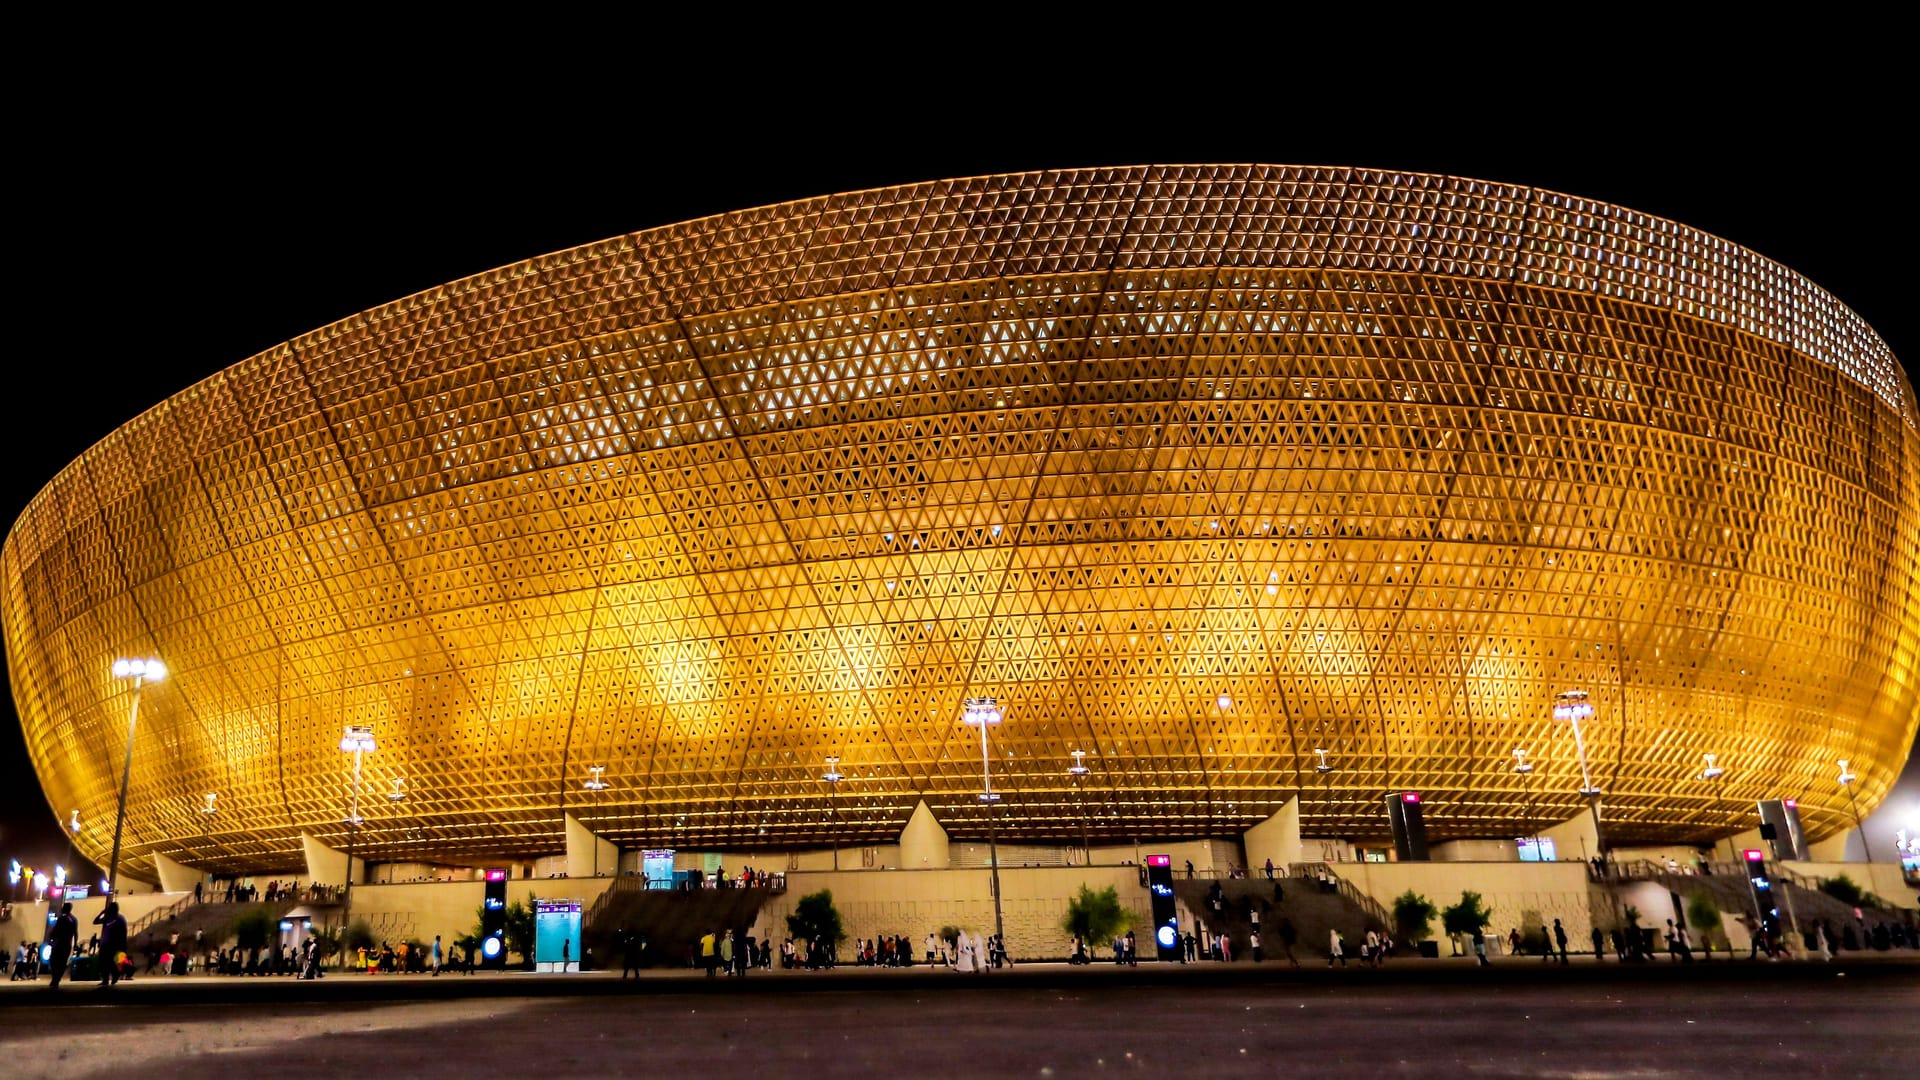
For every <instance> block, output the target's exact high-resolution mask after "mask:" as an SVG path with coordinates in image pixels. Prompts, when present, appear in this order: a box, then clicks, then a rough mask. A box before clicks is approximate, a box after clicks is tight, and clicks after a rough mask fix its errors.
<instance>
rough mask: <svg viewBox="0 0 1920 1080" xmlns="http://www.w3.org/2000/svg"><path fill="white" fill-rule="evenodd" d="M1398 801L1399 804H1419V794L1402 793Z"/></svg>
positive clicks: (1414, 792)
mask: <svg viewBox="0 0 1920 1080" xmlns="http://www.w3.org/2000/svg"><path fill="white" fill-rule="evenodd" d="M1400 801H1401V802H1419V801H1420V793H1419V792H1417V791H1403V792H1401V793H1400Z"/></svg>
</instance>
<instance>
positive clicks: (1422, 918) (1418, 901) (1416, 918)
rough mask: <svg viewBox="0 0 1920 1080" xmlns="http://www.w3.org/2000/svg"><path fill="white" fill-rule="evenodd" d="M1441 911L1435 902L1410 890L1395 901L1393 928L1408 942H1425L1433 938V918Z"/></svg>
mask: <svg viewBox="0 0 1920 1080" xmlns="http://www.w3.org/2000/svg"><path fill="white" fill-rule="evenodd" d="M1439 913H1440V909H1439V908H1437V907H1434V906H1433V901H1431V900H1429V899H1427V898H1426V897H1424V896H1421V895H1420V894H1418V893H1416V892H1414V891H1413V890H1412V889H1408V890H1407V891H1406V892H1403V893H1401V894H1400V895H1399V896H1398V897H1396V898H1395V899H1394V901H1393V927H1394V930H1395V932H1397V933H1398V934H1399V935H1400V936H1401V937H1402V938H1404V939H1405V940H1407V941H1416V942H1417V941H1425V940H1427V939H1428V938H1429V937H1432V936H1433V934H1432V928H1431V924H1432V922H1433V917H1434V916H1435V915H1438V914H1439Z"/></svg>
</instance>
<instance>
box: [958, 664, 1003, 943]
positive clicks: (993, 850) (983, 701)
mask: <svg viewBox="0 0 1920 1080" xmlns="http://www.w3.org/2000/svg"><path fill="white" fill-rule="evenodd" d="M1000 718H1001V717H1000V703H999V702H998V701H995V700H994V699H993V698H990V697H974V698H968V699H967V700H966V711H965V712H963V713H961V714H960V720H961V722H962V723H965V724H971V725H973V726H974V727H977V728H979V729H980V783H981V786H982V788H983V790H982V791H981V792H980V801H981V802H983V803H986V804H987V859H988V863H989V868H990V870H991V871H992V876H991V881H992V884H993V937H994V941H995V942H996V943H997V944H999V945H1000V946H1001V947H1002V948H1004V947H1005V943H1006V940H1007V939H1006V923H1005V921H1004V920H1003V918H1002V917H1001V914H1000V845H999V843H998V841H997V840H996V839H995V838H994V814H993V804H994V803H996V802H998V801H999V800H1000V796H998V795H995V794H994V793H993V768H992V766H991V765H990V764H989V758H988V756H987V728H988V727H990V726H992V725H994V724H998V723H999V722H1000Z"/></svg>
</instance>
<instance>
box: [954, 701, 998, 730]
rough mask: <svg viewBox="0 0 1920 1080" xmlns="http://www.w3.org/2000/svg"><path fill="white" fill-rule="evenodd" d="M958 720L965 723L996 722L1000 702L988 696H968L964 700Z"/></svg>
mask: <svg viewBox="0 0 1920 1080" xmlns="http://www.w3.org/2000/svg"><path fill="white" fill-rule="evenodd" d="M960 721H961V722H962V723H966V724H997V723H999V722H1000V702H999V701H997V700H996V699H994V698H990V697H970V698H968V699H967V700H966V702H965V709H964V711H963V712H961V714H960Z"/></svg>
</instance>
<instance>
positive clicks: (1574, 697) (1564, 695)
mask: <svg viewBox="0 0 1920 1080" xmlns="http://www.w3.org/2000/svg"><path fill="white" fill-rule="evenodd" d="M1592 715H1593V703H1592V702H1590V701H1588V700H1587V692H1586V691H1585V690H1562V691H1561V692H1560V693H1558V694H1555V695H1554V698H1553V718H1554V719H1555V720H1560V721H1563V722H1564V721H1572V722H1574V723H1579V722H1580V721H1582V720H1585V719H1586V718H1587V717H1589V716H1592Z"/></svg>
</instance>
